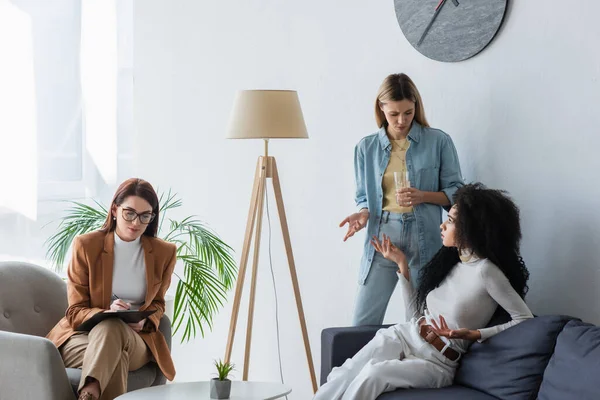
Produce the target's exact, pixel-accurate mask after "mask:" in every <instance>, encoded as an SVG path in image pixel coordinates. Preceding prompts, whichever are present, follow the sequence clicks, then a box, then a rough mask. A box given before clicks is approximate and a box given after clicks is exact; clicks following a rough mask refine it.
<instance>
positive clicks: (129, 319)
mask: <svg viewBox="0 0 600 400" xmlns="http://www.w3.org/2000/svg"><path fill="white" fill-rule="evenodd" d="M155 312H156V310H149V311H137V310H123V311H110V312H99V313H97V314H95V315H94V316H93V317H92V318H90V319H88V320H87V321H85V322H84V323H82V324H81V325H79V326H78V327H77V328H76V329H75V330H76V331H83V332H89V331H91V330H92V328H93V327H95V326H96V325H98V324H99V323H100V322H102V321H104V320H106V319H109V318H120V319H121V320H123V322H125V323H127V324H135V323H136V322H140V321H141V320H143V319H144V318H147V317H148V316H149V315H152V314H154V313H155Z"/></svg>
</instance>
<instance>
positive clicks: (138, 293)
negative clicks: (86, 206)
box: [112, 232, 147, 310]
mask: <svg viewBox="0 0 600 400" xmlns="http://www.w3.org/2000/svg"><path fill="white" fill-rule="evenodd" d="M114 235H115V247H114V264H113V281H112V291H113V293H114V294H115V295H117V296H118V297H119V298H120V299H121V300H123V301H125V302H127V303H131V309H132V310H137V309H139V308H140V307H141V305H142V304H143V303H144V299H145V298H146V289H147V288H146V285H147V283H146V262H145V261H144V250H143V248H142V242H141V238H137V239H136V240H134V241H132V242H126V241H124V240H122V239H121V238H120V237H119V235H117V233H116V232H115V234H114Z"/></svg>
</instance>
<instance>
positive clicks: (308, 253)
mask: <svg viewBox="0 0 600 400" xmlns="http://www.w3.org/2000/svg"><path fill="white" fill-rule="evenodd" d="M510 3H511V6H510V9H509V13H508V16H507V18H506V21H505V24H504V26H503V28H502V30H501V32H500V33H499V35H498V37H497V38H496V39H495V41H494V42H493V43H492V44H491V46H490V47H488V48H487V49H486V50H485V51H484V52H483V53H481V54H480V55H478V56H476V57H475V58H473V59H471V60H468V61H465V62H461V63H456V64H447V63H439V62H435V61H431V60H429V59H427V58H425V57H423V56H421V55H420V54H419V53H417V52H416V51H415V50H414V49H413V48H412V47H411V46H410V45H409V44H408V43H407V41H406V40H405V39H404V37H403V35H402V33H401V31H400V29H399V27H398V25H397V23H396V17H395V14H394V7H393V2H392V1H391V0H388V1H377V2H364V1H355V0H352V1H345V2H339V1H332V0H307V1H303V2H282V1H268V0H254V1H251V2H248V1H239V0H238V1H233V0H231V1H208V0H205V1H193V0H179V1H166V0H163V1H160V0H144V1H138V2H137V4H136V14H135V15H136V19H135V25H136V28H135V29H136V30H135V48H136V50H135V51H136V52H135V82H136V90H135V104H136V124H137V131H138V132H137V135H138V142H139V146H138V158H137V160H138V164H137V169H138V171H139V173H140V175H142V176H144V177H145V178H147V179H149V180H150V181H152V182H153V183H155V184H159V185H161V186H171V187H172V188H173V189H174V190H176V191H178V192H179V193H180V194H181V195H182V196H183V198H184V201H185V212H187V213H196V214H199V215H200V217H201V218H202V219H204V220H205V221H207V222H208V223H209V224H210V225H211V226H212V227H213V228H215V229H216V231H217V232H219V234H220V235H221V236H222V237H223V238H224V239H225V240H226V241H227V242H228V243H230V244H231V245H232V246H233V247H234V248H235V249H236V250H237V251H238V254H237V256H236V258H237V259H239V252H240V251H241V245H242V238H243V234H244V227H245V219H246V214H247V209H248V204H249V198H250V190H251V184H252V177H253V172H254V165H255V162H256V158H257V156H258V155H260V154H261V152H262V143H261V142H260V141H227V140H225V139H224V134H225V127H226V124H227V120H228V116H229V111H230V109H231V106H232V101H233V96H234V93H235V91H236V90H238V89H255V88H290V89H297V90H298V91H299V95H300V100H301V103H302V106H303V110H304V115H305V118H306V122H307V125H308V130H309V133H310V139H309V140H306V141H272V143H271V153H272V155H274V156H276V157H277V160H278V164H279V168H280V175H281V179H282V185H283V192H284V199H285V202H286V207H287V212H288V222H289V226H290V229H291V236H292V241H293V246H294V251H295V256H296V262H297V266H298V274H299V280H300V285H301V289H302V293H303V296H304V297H303V300H304V306H305V311H306V318H307V323H308V327H309V331H310V332H309V334H310V340H311V343H312V349H313V356H314V359H315V364H316V366H317V370H318V367H319V365H320V362H319V358H320V332H321V330H322V329H323V328H325V327H329V326H340V325H347V324H348V323H349V322H350V318H351V312H352V307H353V301H354V294H355V289H356V286H355V282H356V275H357V268H358V263H359V258H360V248H361V240H362V237H360V238H359V237H355V238H353V239H352V240H350V241H349V242H347V243H342V237H343V231H342V230H341V229H340V228H338V227H337V224H338V223H339V221H340V220H341V219H342V218H344V217H345V215H346V214H348V213H349V212H351V211H352V210H353V178H352V150H353V147H354V145H355V143H356V142H357V141H358V140H359V139H360V138H361V137H362V136H364V135H367V134H369V133H372V132H373V131H375V129H376V127H375V123H374V119H373V115H372V108H373V101H374V96H375V93H376V91H377V88H378V86H379V84H380V82H381V80H382V79H383V78H384V77H385V76H386V75H387V74H389V73H392V72H400V71H403V72H406V73H408V74H409V75H410V76H411V77H412V78H413V79H414V81H415V82H416V83H417V85H418V87H419V89H420V91H421V94H422V95H423V98H424V102H425V106H426V111H427V115H428V118H429V120H430V122H431V123H432V124H433V126H435V127H439V128H442V129H444V130H445V131H447V132H448V133H450V134H451V135H452V137H453V138H454V141H455V143H456V146H457V148H458V152H459V155H460V157H461V162H462V167H463V173H464V176H465V178H466V179H467V180H468V181H472V180H481V181H483V182H485V183H486V184H488V185H489V186H492V187H497V188H503V189H506V190H508V191H509V192H510V193H511V194H512V195H513V196H514V198H515V199H516V201H517V202H518V204H519V205H520V206H521V210H522V217H523V227H524V240H523V248H522V251H523V256H524V258H525V260H526V262H527V265H528V267H529V269H530V271H531V280H530V287H531V290H530V293H529V295H528V302H529V304H530V305H531V307H532V309H533V311H534V312H536V313H539V314H545V313H566V314H572V315H576V316H579V317H581V318H583V319H584V320H588V321H591V322H595V323H600V294H599V293H600V291H598V290H597V288H598V285H599V284H600V267H599V266H598V265H599V264H598V259H599V256H600V254H599V253H600V252H599V248H600V246H599V244H600V229H599V226H600V219H599V217H598V213H597V212H596V204H597V202H599V201H600V200H599V199H600V187H599V186H598V185H597V180H598V178H597V171H598V169H599V167H600V161H599V159H598V155H597V153H598V146H599V145H600V138H598V133H599V132H598V131H599V129H598V126H600V114H599V113H598V111H597V109H598V106H599V105H600V82H599V78H600V52H598V43H597V39H598V37H600V25H599V24H598V23H597V16H598V15H600V4H599V3H598V2H597V1H595V0H585V1H584V0H580V1H577V2H570V3H569V6H568V7H565V6H564V5H563V3H562V2H559V1H557V0H555V1H548V0H545V1H542V0H528V1H511V2H510ZM273 204H274V203H273V200H272V198H271V206H272V207H273ZM273 211H274V209H273V208H272V212H273ZM272 225H273V229H274V231H273V246H272V249H273V262H274V270H275V276H276V281H277V288H278V290H279V292H278V293H279V302H280V303H279V306H280V315H279V316H280V322H281V335H282V336H281V340H282V343H281V345H282V358H283V370H284V376H285V378H286V380H287V382H288V383H290V384H291V385H292V386H293V390H294V392H293V394H292V395H291V396H290V398H293V399H306V398H309V397H310V385H309V379H308V372H307V369H306V361H305V359H304V353H303V348H302V341H301V336H300V333H299V325H298V322H297V316H296V314H295V308H294V303H293V297H292V294H291V293H292V292H291V288H290V282H289V274H288V273H287V271H286V262H285V253H284V251H283V246H282V242H281V239H280V231H279V227H278V220H277V219H276V218H275V219H274V220H273V221H272ZM266 239H267V236H266V231H265V235H264V236H263V246H262V249H263V253H262V257H261V263H260V271H259V283H258V299H257V305H256V322H255V331H254V333H255V334H254V341H253V347H252V349H253V352H252V354H253V358H252V366H251V373H250V379H253V380H277V379H278V369H277V353H276V341H275V322H274V321H275V320H274V303H273V292H272V287H271V282H270V273H269V270H268V267H269V265H268V262H267V260H268V258H267V253H266V249H267V247H266ZM246 289H247V287H246ZM246 293H247V290H246ZM397 299H398V298H397V297H396V298H394V300H393V301H392V304H391V306H390V310H389V313H388V321H394V320H396V319H398V318H399V317H400V316H401V315H402V312H401V311H400V305H399V303H398V300H397ZM230 306H231V305H230V304H229V305H228V307H227V308H226V309H224V310H223V312H222V313H221V314H220V315H219V317H218V318H217V320H216V321H215V329H214V331H213V332H212V333H210V334H208V335H207V336H206V338H204V339H198V340H196V341H194V342H193V343H189V344H186V345H183V346H176V347H175V348H174V358H175V363H176V366H177V369H178V375H177V380H178V381H190V380H203V379H207V378H208V377H209V374H210V373H212V368H211V365H210V364H211V361H212V359H214V358H219V357H222V356H223V353H224V348H225V343H226V337H227V329H228V323H229V312H230ZM243 310H244V312H243V313H242V317H243V315H244V314H245V312H246V311H245V310H246V308H245V306H244V308H243ZM244 327H245V319H244V318H241V320H240V325H239V329H238V339H239V340H238V341H237V342H236V346H235V348H234V361H235V362H238V363H240V371H239V372H238V374H237V377H238V378H241V361H242V355H243V339H242V338H243V334H244V330H245V328H244Z"/></svg>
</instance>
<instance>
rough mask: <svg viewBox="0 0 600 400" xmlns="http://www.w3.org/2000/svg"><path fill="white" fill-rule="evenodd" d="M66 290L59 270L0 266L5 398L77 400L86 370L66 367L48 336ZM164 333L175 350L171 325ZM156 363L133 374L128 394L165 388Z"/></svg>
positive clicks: (0, 376)
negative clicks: (152, 387)
mask: <svg viewBox="0 0 600 400" xmlns="http://www.w3.org/2000/svg"><path fill="white" fill-rule="evenodd" d="M67 305H68V304H67V286H66V284H65V282H64V281H63V280H62V279H60V278H59V277H58V276H57V275H56V274H55V273H54V272H52V271H49V270H47V269H44V268H42V267H39V266H36V265H32V264H28V263H22V262H0V355H1V357H0V399H2V400H22V399H44V400H66V399H74V398H75V390H76V388H77V386H78V385H79V379H80V377H81V370H79V369H73V368H65V366H64V364H63V361H62V358H61V357H60V354H59V352H58V350H57V349H56V347H55V346H54V344H53V343H52V342H50V341H49V340H48V339H45V338H44V336H46V334H47V333H48V332H50V329H52V327H53V326H54V325H55V324H56V323H57V322H58V321H59V320H60V319H61V318H62V317H63V316H64V314H65V311H66V309H67ZM159 330H160V331H161V332H162V333H163V335H164V336H165V339H166V341H167V344H168V345H169V348H170V347H171V322H170V321H169V319H168V317H166V316H164V317H163V318H162V320H161V321H160V326H159ZM165 383H166V378H165V376H164V375H163V374H162V372H161V371H160V369H159V368H158V366H157V365H156V364H155V363H148V364H146V365H145V366H143V367H142V368H140V369H138V370H136V371H132V372H130V373H129V378H128V380H127V388H128V391H132V390H136V389H141V388H144V387H149V386H157V385H164V384H165Z"/></svg>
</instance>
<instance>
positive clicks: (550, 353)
mask: <svg viewBox="0 0 600 400" xmlns="http://www.w3.org/2000/svg"><path fill="white" fill-rule="evenodd" d="M498 322H500V321H494V322H493V323H491V324H490V325H495V324H496V323H498ZM380 328H382V327H380V326H365V327H350V328H328V329H325V330H323V332H322V334H321V383H324V382H325V381H326V379H327V375H329V372H330V371H331V369H332V368H334V367H336V366H339V365H341V364H342V363H343V362H344V361H345V360H346V359H347V358H349V357H352V356H353V355H354V354H355V353H356V352H357V351H358V350H359V349H360V348H362V346H364V345H365V344H366V343H367V342H368V341H369V340H371V338H373V336H374V335H375V332H377V330H378V329H380ZM599 377H600V327H599V326H595V325H592V324H588V323H585V322H582V321H581V320H579V319H577V318H572V317H567V316H561V315H548V316H541V317H536V318H532V319H530V320H527V321H524V322H522V323H520V324H518V325H516V326H514V327H512V328H510V329H507V330H505V331H504V332H501V333H499V334H498V335H496V336H493V337H491V338H490V339H488V340H486V341H485V342H483V343H477V342H476V343H473V345H472V346H471V348H470V349H469V352H468V353H467V354H465V355H464V356H463V357H462V358H461V362H460V366H459V368H458V370H457V372H456V376H455V378H454V384H453V385H452V386H450V387H445V388H441V389H398V390H395V391H393V392H388V393H384V394H382V395H380V396H379V397H378V400H403V399H407V400H417V399H428V400H436V399H439V400H454V399H456V400H463V399H468V400H498V399H500V400H529V399H539V400H571V399H573V400H597V399H600V379H599Z"/></svg>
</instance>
